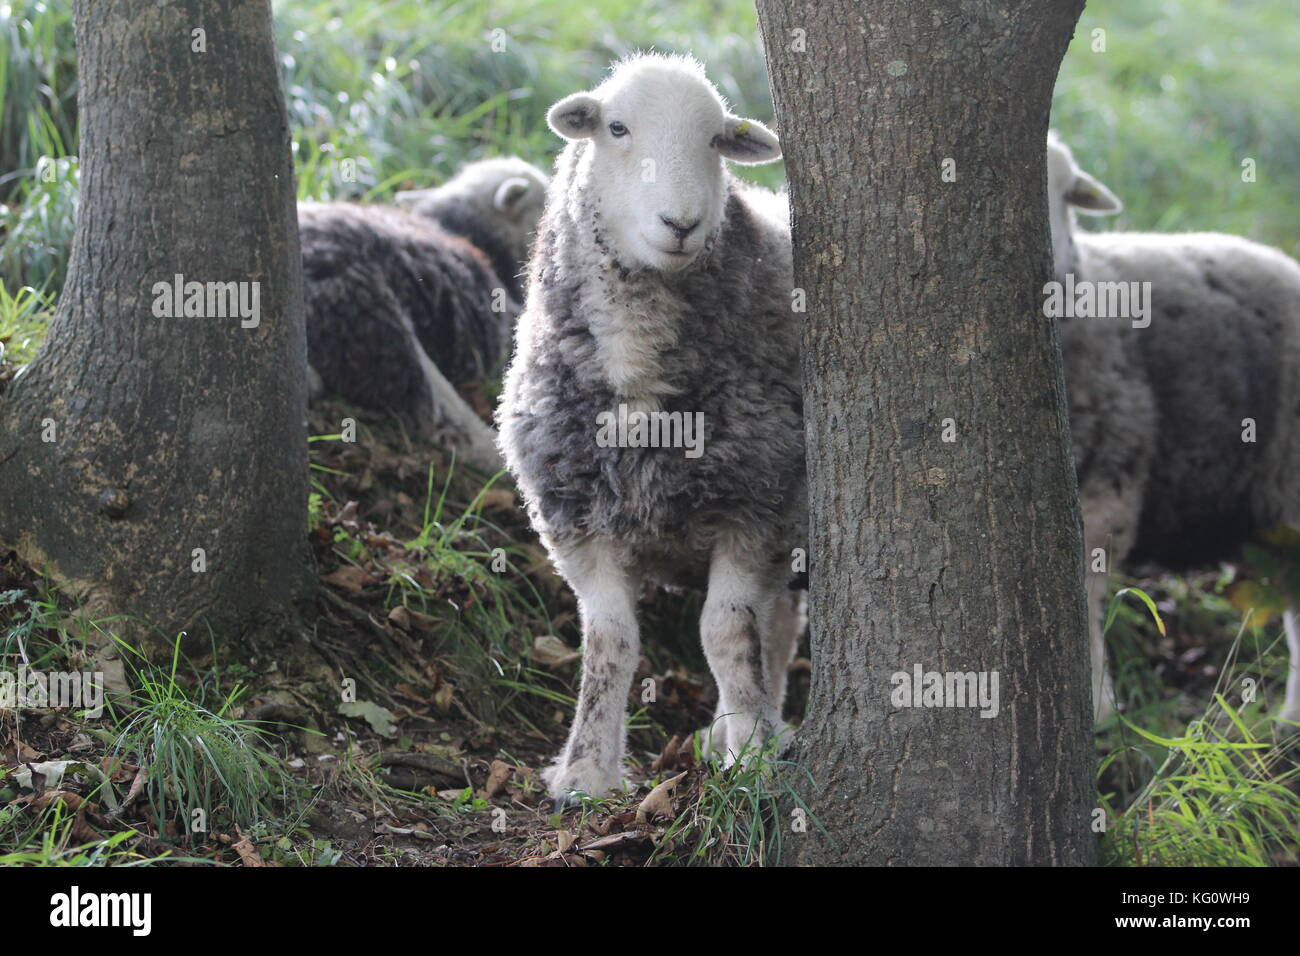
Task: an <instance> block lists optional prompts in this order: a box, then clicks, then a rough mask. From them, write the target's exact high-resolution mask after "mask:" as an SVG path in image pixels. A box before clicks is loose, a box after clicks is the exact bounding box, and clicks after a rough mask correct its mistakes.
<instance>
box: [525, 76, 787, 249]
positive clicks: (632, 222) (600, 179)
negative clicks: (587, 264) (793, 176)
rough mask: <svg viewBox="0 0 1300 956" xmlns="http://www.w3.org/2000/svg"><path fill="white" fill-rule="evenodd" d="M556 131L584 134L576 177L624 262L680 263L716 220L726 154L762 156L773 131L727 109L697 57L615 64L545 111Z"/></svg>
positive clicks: (749, 158)
mask: <svg viewBox="0 0 1300 956" xmlns="http://www.w3.org/2000/svg"><path fill="white" fill-rule="evenodd" d="M547 122H548V123H550V126H551V129H553V130H554V131H555V132H556V133H557V134H558V135H560V136H562V137H564V138H565V139H568V140H583V139H586V140H590V141H591V145H590V147H589V148H588V149H587V150H586V152H585V155H584V156H583V157H582V163H583V164H584V165H583V166H582V167H580V168H579V176H580V177H581V181H582V182H583V183H584V187H585V193H586V195H587V197H588V198H590V199H593V200H594V202H595V205H596V208H597V210H598V211H599V215H600V223H601V226H602V227H603V228H604V230H605V233H606V235H607V236H608V238H609V239H610V241H611V242H612V244H613V246H614V249H615V252H616V254H617V256H618V258H619V259H620V261H623V262H624V263H625V264H627V265H638V266H644V267H648V268H651V269H657V270H659V271H662V272H676V271H678V270H681V269H684V268H686V267H687V266H688V265H690V264H691V263H692V262H693V261H695V259H696V257H697V256H699V254H700V252H701V250H703V249H704V247H705V246H706V244H707V243H708V240H709V238H710V237H711V236H712V235H714V234H715V233H716V232H717V230H718V228H719V226H720V225H721V223H722V216H723V211H724V209H723V207H724V204H725V202H726V176H725V175H724V170H723V160H724V159H730V160H733V161H735V162H739V163H745V164H756V163H769V162H772V161H773V160H775V159H779V158H780V156H781V148H780V144H779V143H778V141H777V138H776V135H775V134H773V133H772V131H771V130H769V129H768V128H767V127H765V126H764V125H763V124H762V123H759V122H758V121H757V120H751V119H742V118H741V117H738V116H735V115H733V114H731V113H730V112H728V110H727V108H726V104H725V102H724V101H723V99H722V97H721V96H719V95H718V92H717V90H716V89H714V87H713V84H711V83H710V82H709V81H708V79H707V78H706V77H705V75H704V72H703V70H702V69H701V68H700V66H699V64H698V63H696V62H695V61H693V60H689V59H686V58H682V57H665V56H657V55H645V56H639V57H634V58H632V59H630V60H626V61H624V62H623V63H620V64H619V65H618V66H617V67H616V68H615V70H614V72H613V73H612V74H611V75H610V77H609V79H607V80H605V82H603V83H602V84H600V86H598V87H596V89H594V90H592V91H591V92H587V93H574V94H573V95H572V96H567V97H565V98H564V99H562V100H560V102H558V103H556V104H555V105H554V106H553V107H551V110H550V112H549V113H548V114H547Z"/></svg>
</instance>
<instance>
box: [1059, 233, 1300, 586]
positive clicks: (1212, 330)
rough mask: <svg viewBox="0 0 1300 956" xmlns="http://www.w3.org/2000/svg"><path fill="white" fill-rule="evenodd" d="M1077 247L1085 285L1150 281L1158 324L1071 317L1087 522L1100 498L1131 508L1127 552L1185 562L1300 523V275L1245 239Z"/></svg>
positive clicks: (1120, 535) (1088, 236)
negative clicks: (1248, 429)
mask: <svg viewBox="0 0 1300 956" xmlns="http://www.w3.org/2000/svg"><path fill="white" fill-rule="evenodd" d="M1075 241H1076V244H1077V250H1078V263H1077V269H1076V273H1077V276H1078V278H1079V279H1087V280H1091V281H1095V282H1117V281H1123V282H1151V283H1152V286H1151V308H1152V313H1151V325H1150V327H1149V328H1145V329H1142V328H1138V329H1134V328H1132V327H1131V325H1130V323H1128V322H1125V321H1117V320H1114V319H1081V318H1073V319H1064V320H1062V321H1061V325H1060V329H1061V337H1062V351H1063V354H1064V359H1065V378H1066V391H1067V394H1068V396H1069V404H1070V427H1071V432H1072V435H1073V441H1074V456H1075V463H1076V466H1077V469H1078V475H1079V488H1080V494H1081V497H1082V498H1083V499H1084V504H1085V523H1087V522H1088V517H1089V516H1088V513H1087V512H1088V507H1089V502H1090V501H1098V500H1104V499H1106V498H1107V497H1111V498H1119V499H1121V500H1127V501H1130V504H1129V506H1127V507H1124V508H1119V509H1115V511H1116V512H1119V513H1124V514H1139V515H1140V518H1139V520H1138V522H1137V526H1136V527H1115V528H1111V529H1110V531H1111V532H1112V533H1114V535H1115V537H1116V551H1117V553H1118V554H1119V555H1121V556H1122V554H1123V553H1124V552H1125V551H1126V550H1127V545H1128V544H1130V543H1131V544H1133V546H1134V547H1133V552H1132V554H1133V557H1134V558H1135V559H1138V560H1143V559H1147V560H1153V561H1157V562H1159V563H1161V564H1163V565H1165V566H1167V567H1171V568H1179V567H1185V566H1191V565H1196V564H1202V563H1204V562H1207V561H1217V560H1221V559H1223V558H1226V557H1231V556H1232V554H1233V551H1234V550H1235V548H1236V546H1237V545H1239V544H1240V543H1242V542H1243V541H1245V540H1248V539H1249V538H1250V536H1251V535H1252V534H1253V533H1254V532H1256V531H1261V530H1265V529H1267V528H1269V527H1271V526H1273V525H1275V524H1277V523H1279V522H1290V523H1297V522H1300V266H1297V264H1296V263H1295V261H1293V260H1292V259H1290V258H1289V257H1288V256H1286V255H1284V254H1283V253H1281V252H1279V251H1277V250H1276V249H1271V248H1269V247H1267V246H1263V245H1260V244H1258V243H1254V242H1250V241H1248V240H1245V239H1240V238H1237V237H1234V236H1225V235H1206V234H1197V233H1188V234H1175V235H1158V234H1142V233H1084V232H1078V233H1076V235H1075ZM1247 418H1249V419H1253V420H1254V422H1255V426H1256V428H1255V431H1256V441H1255V442H1254V443H1250V442H1245V441H1243V440H1242V432H1243V420H1244V419H1247ZM1134 496H1137V497H1136V498H1134ZM1102 520H1103V521H1104V520H1105V519H1102Z"/></svg>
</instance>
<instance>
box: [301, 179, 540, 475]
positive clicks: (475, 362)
mask: <svg viewBox="0 0 1300 956" xmlns="http://www.w3.org/2000/svg"><path fill="white" fill-rule="evenodd" d="M546 182H547V177H546V175H545V174H544V173H542V172H541V171H540V170H537V169H536V168H535V167H532V166H530V165H529V164H527V163H525V162H523V161H522V160H518V159H500V160H485V161H482V162H479V163H472V164H470V165H469V166H467V167H466V168H465V169H464V170H462V171H461V173H460V174H458V175H457V176H456V177H455V178H454V179H452V180H450V181H449V182H448V183H447V184H446V185H444V186H442V187H439V188H437V189H432V190H421V191H418V192H413V193H404V194H399V196H398V200H399V203H401V204H402V205H404V206H405V207H406V209H405V210H404V209H396V208H392V207H386V206H379V205H360V204H355V203H323V204H322V203H302V204H300V205H299V209H298V222H299V235H300V237H301V245H302V261H303V291H304V300H305V305H306V324H307V351H308V361H309V363H310V365H311V368H312V370H313V371H314V373H315V375H316V376H317V379H318V381H317V382H316V383H315V386H314V389H313V390H314V392H315V394H317V395H318V394H319V393H320V392H322V391H329V392H333V393H336V394H338V395H340V396H342V397H343V398H345V399H347V400H348V401H351V402H353V403H355V404H357V405H361V406H363V407H368V408H377V409H388V410H391V411H393V412H395V413H397V414H398V415H400V416H402V417H404V418H405V419H406V420H407V421H408V422H409V423H410V424H411V425H412V426H413V427H414V428H415V430H416V432H417V433H418V434H420V435H422V436H423V437H425V438H428V439H430V440H433V441H436V442H439V443H441V444H444V445H449V446H451V447H453V448H455V449H456V450H457V451H458V453H459V454H460V457H461V459H462V460H464V461H467V462H468V463H469V464H471V465H473V466H474V467H476V468H478V469H480V470H482V471H485V472H496V471H499V470H500V468H501V460H500V456H499V455H498V453H497V451H496V442H495V435H494V434H493V431H492V429H491V428H490V427H489V426H488V425H487V424H486V423H485V422H483V421H482V420H481V419H479V417H478V416H477V415H476V414H475V413H474V411H473V410H472V409H471V408H470V407H469V405H468V404H467V403H466V402H465V401H464V400H463V399H462V398H461V396H460V394H459V393H458V391H457V389H458V388H459V387H461V386H463V385H466V384H468V383H473V382H481V381H483V380H484V379H485V378H487V377H489V376H493V375H496V374H497V373H498V372H499V371H500V370H501V368H502V366H503V365H504V363H505V360H506V357H507V356H508V354H509V348H510V342H511V336H512V332H513V327H514V322H515V319H516V318H517V317H518V314H519V308H520V304H519V303H520V301H521V299H522V285H521V282H520V279H519V273H520V271H521V269H522V263H523V261H524V260H525V259H526V258H527V251H528V244H529V241H530V239H531V236H532V233H533V230H534V229H535V227H536V224H537V219H538V217H539V216H540V213H541V208H542V201H543V196H544V193H545V188H546Z"/></svg>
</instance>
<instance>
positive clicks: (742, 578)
mask: <svg viewBox="0 0 1300 956" xmlns="http://www.w3.org/2000/svg"><path fill="white" fill-rule="evenodd" d="M780 591H781V586H780V579H779V577H776V576H774V575H773V572H772V569H771V568H770V567H765V566H762V565H761V564H756V563H755V562H754V560H753V559H752V558H751V557H749V555H748V553H747V551H746V550H745V549H743V548H740V547H737V546H735V545H734V544H731V543H724V544H719V545H718V547H717V548H716V549H715V550H714V554H713V560H712V562H711V565H710V568H709V593H708V597H707V598H706V599H705V602H704V613H703V614H702V615H701V617H700V637H701V640H702V641H703V644H704V655H705V657H706V658H708V661H709V669H710V670H712V671H713V676H714V679H715V680H716V681H717V683H718V712H719V713H720V714H724V715H725V717H724V718H723V719H722V721H721V722H720V723H719V724H715V725H714V733H713V736H714V738H715V739H714V746H713V748H712V749H714V750H717V749H719V748H718V747H717V743H718V741H717V739H716V738H717V737H718V736H719V734H718V730H719V729H721V731H722V734H723V735H724V737H725V745H726V760H727V762H728V763H730V762H733V761H734V760H735V759H736V758H737V757H738V756H739V755H740V754H741V753H742V752H744V751H745V750H747V749H748V750H758V749H759V748H761V747H762V746H763V744H764V743H765V742H766V741H767V740H768V738H770V737H771V736H773V735H774V734H775V733H776V732H778V731H779V730H781V729H782V728H781V714H780V712H779V710H778V708H777V705H776V702H775V701H774V700H773V698H772V688H773V680H772V675H770V674H769V670H770V665H769V662H768V653H769V647H770V642H769V639H770V636H771V627H772V613H773V610H774V605H775V602H776V600H777V599H778V598H779V597H781V594H780Z"/></svg>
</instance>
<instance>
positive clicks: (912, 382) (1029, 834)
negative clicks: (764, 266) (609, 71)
mask: <svg viewBox="0 0 1300 956" xmlns="http://www.w3.org/2000/svg"><path fill="white" fill-rule="evenodd" d="M1082 7H1083V2H1082V0H1044V2H1041V3H1034V4H999V3H994V2H991V0H932V2H929V3H925V4H916V3H913V2H912V0H866V2H853V0H758V10H759V16H760V21H761V23H762V28H763V36H764V39H765V43H766V47H767V55H768V60H769V65H770V68H771V75H772V87H773V91H774V96H775V102H776V109H777V118H778V120H779V125H780V131H781V134H782V142H783V144H784V149H785V155H786V160H787V169H788V171H789V178H790V189H791V198H792V205H793V209H794V234H795V247H796V252H795V275H796V282H797V284H798V285H799V286H800V287H801V288H803V289H804V290H805V291H806V295H807V302H808V314H807V328H806V332H805V337H804V345H805V357H804V365H805V368H804V390H805V411H806V415H807V424H806V428H807V443H808V469H809V498H810V505H811V531H810V563H811V569H810V570H811V593H810V602H811V623H812V642H813V643H812V653H813V673H814V676H813V687H812V694H811V699H810V702H809V708H808V711H809V712H808V717H807V720H806V721H805V723H804V725H803V728H802V729H801V730H800V733H799V737H798V741H797V745H796V753H795V757H796V759H797V760H798V761H799V762H800V763H801V764H802V765H803V766H804V767H805V768H806V769H807V770H808V771H809V773H810V775H811V783H808V782H806V781H803V782H800V781H798V780H796V786H798V787H799V788H800V789H802V790H803V791H804V793H805V796H806V799H807V800H808V803H809V805H810V808H811V810H812V812H813V814H814V815H815V816H816V817H817V819H818V820H819V821H820V823H821V825H822V826H824V827H825V828H826V830H827V831H828V833H829V836H830V837H831V840H827V839H825V838H824V837H823V836H821V835H820V834H819V833H818V832H817V830H816V828H814V827H810V828H809V832H808V834H807V835H806V836H805V837H797V838H795V840H794V842H795V844H796V853H797V859H798V861H799V862H801V863H868V864H971V865H979V864H1085V863H1089V862H1091V861H1092V860H1093V859H1094V854H1095V844H1094V840H1095V837H1094V835H1093V834H1092V832H1091V831H1090V823H1091V819H1092V818H1091V816H1090V811H1091V808H1092V806H1093V805H1094V804H1095V797H1094V782H1093V754H1092V737H1091V720H1090V715H1091V712H1092V711H1091V702H1090V698H1089V683H1088V652H1087V628H1086V621H1085V608H1084V591H1083V564H1082V544H1081V537H1080V520H1079V513H1078V505H1077V500H1076V489H1075V478H1074V470H1073V466H1072V464H1071V460H1070V450H1069V440H1068V425H1067V421H1066V411H1065V400H1064V385H1063V381H1062V375H1061V358H1060V348H1059V344H1058V341H1057V336H1056V330H1055V328H1054V326H1053V324H1052V323H1051V322H1050V321H1048V320H1046V319H1045V318H1044V317H1043V313H1042V297H1041V296H1042V288H1043V284H1044V283H1045V282H1046V281H1048V279H1049V278H1050V250H1049V240H1048V229H1047V218H1046V191H1045V177H1046V173H1045V161H1044V141H1045V138H1046V134H1047V122H1048V112H1049V108H1050V101H1051V92H1052V85H1053V82H1054V80H1055V77H1056V73H1057V68H1058V67H1059V65H1060V60H1061V57H1062V56H1063V55H1064V52H1065V49H1066V46H1067V44H1068V42H1069V39H1070V36H1071V34H1072V32H1073V27H1074V23H1075V21H1076V19H1077V18H1078V15H1079V13H1080V11H1081V9H1082ZM948 420H951V421H948ZM918 665H919V666H920V667H921V669H922V670H923V671H926V672H929V671H935V672H972V671H973V672H979V673H981V674H984V675H991V673H992V672H995V671H996V672H997V674H998V679H999V690H1000V695H999V696H1000V710H999V712H998V714H997V716H996V717H990V718H984V717H981V716H980V714H979V710H978V708H976V709H971V708H961V707H933V708H931V707H909V706H903V704H906V703H907V701H906V700H905V699H903V698H901V697H898V696H895V694H896V690H897V689H898V687H899V685H900V683H901V681H898V680H896V679H895V675H896V674H906V675H907V678H908V681H907V683H908V686H909V687H910V686H911V682H912V678H913V675H914V669H915V667H916V666H918Z"/></svg>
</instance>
